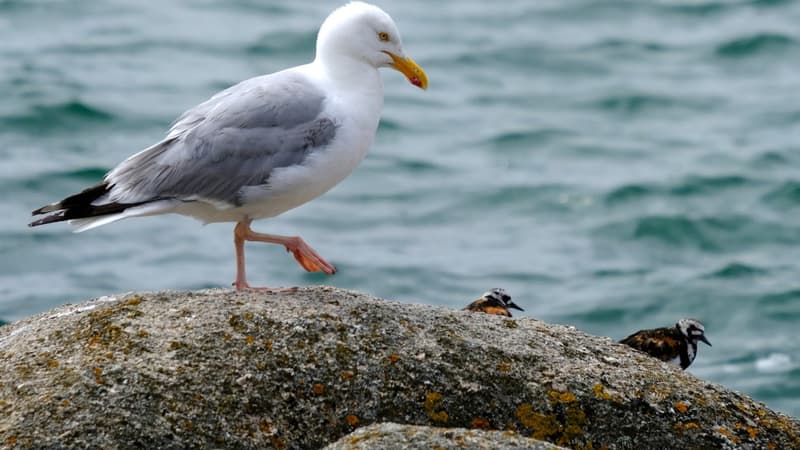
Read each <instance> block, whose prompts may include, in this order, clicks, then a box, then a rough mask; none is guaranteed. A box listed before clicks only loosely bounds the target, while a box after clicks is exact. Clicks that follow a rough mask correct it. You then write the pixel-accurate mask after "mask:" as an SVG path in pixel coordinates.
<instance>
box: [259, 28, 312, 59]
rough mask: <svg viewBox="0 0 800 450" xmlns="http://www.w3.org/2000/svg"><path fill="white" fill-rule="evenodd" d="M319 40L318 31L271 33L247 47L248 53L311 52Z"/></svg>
mask: <svg viewBox="0 0 800 450" xmlns="http://www.w3.org/2000/svg"><path fill="white" fill-rule="evenodd" d="M316 41H317V33H316V31H313V32H312V31H307V32H288V31H282V32H280V33H269V34H266V35H263V36H261V37H260V38H258V41H257V42H256V43H254V44H251V45H249V46H248V47H247V48H246V53H247V54H248V55H254V56H261V55H287V54H295V53H298V52H301V53H308V54H311V53H313V51H314V47H315V45H316Z"/></svg>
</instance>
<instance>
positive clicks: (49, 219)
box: [28, 211, 68, 228]
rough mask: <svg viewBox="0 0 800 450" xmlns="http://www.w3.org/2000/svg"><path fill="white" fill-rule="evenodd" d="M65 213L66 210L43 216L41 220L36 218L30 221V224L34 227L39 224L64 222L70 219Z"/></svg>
mask: <svg viewBox="0 0 800 450" xmlns="http://www.w3.org/2000/svg"><path fill="white" fill-rule="evenodd" d="M64 213H65V211H59V212H57V213H55V214H50V215H49V216H45V217H42V218H41V219H39V220H34V221H33V222H31V223H29V224H28V226H29V227H31V228H33V227H38V226H39V225H47V224H48V223H53V222H62V221H64V220H67V219H68V218H67V217H64Z"/></svg>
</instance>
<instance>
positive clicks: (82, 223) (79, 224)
mask: <svg viewBox="0 0 800 450" xmlns="http://www.w3.org/2000/svg"><path fill="white" fill-rule="evenodd" d="M174 206H175V205H174V202H173V201H171V200H161V201H157V202H153V203H147V204H145V205H140V206H134V207H132V208H128V209H126V210H125V211H122V212H121V213H116V214H108V215H106V216H96V217H87V218H85V219H71V220H69V221H68V223H69V224H70V225H72V227H73V229H72V232H73V233H82V232H84V231H88V230H91V229H94V228H97V227H102V226H103V225H108V224H109V223H112V222H116V221H118V220H122V219H127V218H129V217H139V216H153V215H156V214H165V213H168V212H171V211H172V210H173V209H174Z"/></svg>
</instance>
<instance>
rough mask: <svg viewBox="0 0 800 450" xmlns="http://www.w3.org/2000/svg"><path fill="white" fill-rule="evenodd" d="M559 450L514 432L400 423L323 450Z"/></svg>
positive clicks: (369, 428)
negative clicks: (500, 449) (493, 449)
mask: <svg viewBox="0 0 800 450" xmlns="http://www.w3.org/2000/svg"><path fill="white" fill-rule="evenodd" d="M492 448H495V449H499V448H502V449H504V450H523V449H524V450H559V449H563V448H564V447H559V446H557V445H554V444H551V443H549V442H544V441H539V440H536V439H531V438H526V437H523V436H520V435H518V434H517V433H514V432H513V431H485V430H468V429H466V428H437V427H425V426H419V425H401V424H397V423H376V424H372V425H369V426H366V427H361V428H359V429H357V430H356V431H354V432H352V433H350V434H348V435H347V436H345V437H343V438H341V439H339V440H338V441H336V442H334V443H333V444H330V445H327V446H325V448H324V449H323V450H374V449H381V450H431V449H459V450H486V449H492Z"/></svg>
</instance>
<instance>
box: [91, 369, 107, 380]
mask: <svg viewBox="0 0 800 450" xmlns="http://www.w3.org/2000/svg"><path fill="white" fill-rule="evenodd" d="M92 373H94V381H95V383H97V384H103V383H105V381H103V368H102V367H95V368H94V370H92Z"/></svg>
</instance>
